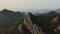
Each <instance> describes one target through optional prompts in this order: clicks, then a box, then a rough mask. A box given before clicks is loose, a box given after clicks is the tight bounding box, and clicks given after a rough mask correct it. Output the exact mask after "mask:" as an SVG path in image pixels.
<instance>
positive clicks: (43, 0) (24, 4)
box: [0, 0, 60, 10]
mask: <svg viewBox="0 0 60 34" xmlns="http://www.w3.org/2000/svg"><path fill="white" fill-rule="evenodd" d="M57 8H60V0H0V10H1V9H9V10H25V9H26V10H37V9H57Z"/></svg>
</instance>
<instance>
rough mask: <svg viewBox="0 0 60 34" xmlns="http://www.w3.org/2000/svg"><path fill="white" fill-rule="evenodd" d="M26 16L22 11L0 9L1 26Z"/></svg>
mask: <svg viewBox="0 0 60 34" xmlns="http://www.w3.org/2000/svg"><path fill="white" fill-rule="evenodd" d="M23 17H24V13H22V12H14V11H11V10H7V9H3V10H2V11H0V27H1V26H4V25H9V24H12V23H13V22H14V21H16V20H18V19H21V18H23Z"/></svg>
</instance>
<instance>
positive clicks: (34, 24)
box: [0, 9, 60, 34]
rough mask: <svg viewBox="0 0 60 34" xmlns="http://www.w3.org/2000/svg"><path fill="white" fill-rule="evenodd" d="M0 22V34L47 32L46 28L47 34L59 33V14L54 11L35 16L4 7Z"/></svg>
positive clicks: (0, 13)
mask: <svg viewBox="0 0 60 34" xmlns="http://www.w3.org/2000/svg"><path fill="white" fill-rule="evenodd" d="M0 23H1V25H0V34H47V33H46V31H47V30H48V31H49V30H50V31H49V32H48V34H53V33H52V31H54V32H55V34H60V26H59V25H60V14H59V13H57V12H54V11H50V12H49V13H46V14H41V15H38V16H35V15H33V14H32V13H30V12H29V13H28V14H26V15H25V14H24V13H21V12H14V11H10V10H7V9H4V10H2V11H1V12H0ZM41 24H42V25H41Z"/></svg>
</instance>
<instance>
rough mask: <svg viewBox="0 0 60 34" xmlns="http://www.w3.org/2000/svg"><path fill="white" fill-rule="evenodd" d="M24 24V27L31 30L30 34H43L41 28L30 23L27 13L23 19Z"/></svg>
mask: <svg viewBox="0 0 60 34" xmlns="http://www.w3.org/2000/svg"><path fill="white" fill-rule="evenodd" d="M24 25H26V27H27V28H28V30H29V31H30V32H31V34H44V33H43V32H42V30H41V28H39V27H38V26H37V25H35V24H33V23H32V21H31V19H30V15H29V14H28V15H27V16H26V18H25V19H24Z"/></svg>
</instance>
